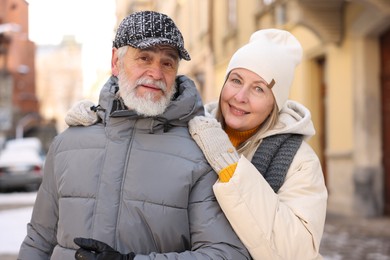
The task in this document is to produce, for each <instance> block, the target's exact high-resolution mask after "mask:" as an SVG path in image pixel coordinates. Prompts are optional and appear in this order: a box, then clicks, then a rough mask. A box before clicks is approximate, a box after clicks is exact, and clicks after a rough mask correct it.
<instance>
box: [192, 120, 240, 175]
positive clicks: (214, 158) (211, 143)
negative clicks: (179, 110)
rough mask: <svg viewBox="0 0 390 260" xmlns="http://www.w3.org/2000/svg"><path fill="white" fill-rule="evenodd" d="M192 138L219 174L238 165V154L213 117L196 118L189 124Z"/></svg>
mask: <svg viewBox="0 0 390 260" xmlns="http://www.w3.org/2000/svg"><path fill="white" fill-rule="evenodd" d="M188 126H189V131H190V134H191V136H192V138H193V139H194V140H195V142H196V143H197V144H198V146H199V147H200V149H202V151H203V154H204V155H205V157H206V159H207V161H208V162H209V164H210V165H211V167H212V168H213V169H214V170H215V171H216V172H217V174H219V173H220V172H221V170H222V169H224V168H226V167H228V166H229V165H232V164H234V163H237V162H238V160H239V156H238V153H237V151H236V149H235V148H234V146H233V145H232V143H231V142H230V140H229V137H228V135H227V134H226V133H225V131H224V130H223V129H222V127H221V124H220V123H219V122H218V121H217V120H216V119H215V118H212V117H205V116H196V117H194V118H193V119H191V120H190V122H189V123H188Z"/></svg>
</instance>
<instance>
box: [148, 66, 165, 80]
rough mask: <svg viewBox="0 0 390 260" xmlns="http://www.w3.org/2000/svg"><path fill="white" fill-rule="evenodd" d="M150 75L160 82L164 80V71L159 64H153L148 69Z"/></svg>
mask: <svg viewBox="0 0 390 260" xmlns="http://www.w3.org/2000/svg"><path fill="white" fill-rule="evenodd" d="M148 75H149V76H151V77H153V79H156V80H160V79H162V78H163V75H164V74H163V69H162V66H161V64H160V63H159V62H153V63H152V64H151V65H150V66H149V68H148Z"/></svg>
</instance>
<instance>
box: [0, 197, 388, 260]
mask: <svg viewBox="0 0 390 260" xmlns="http://www.w3.org/2000/svg"><path fill="white" fill-rule="evenodd" d="M34 200H35V193H19V194H18V193H0V223H3V225H8V224H7V223H4V222H7V221H10V222H11V221H14V220H15V219H19V218H18V217H16V218H15V215H14V217H13V219H12V220H10V219H9V218H8V217H7V214H6V213H7V212H15V211H16V212H18V210H20V211H21V212H22V213H23V214H26V211H24V209H28V210H31V207H32V205H33V203H34ZM27 212H28V213H29V211H27ZM29 214H31V213H29ZM26 217H27V218H28V219H29V216H24V219H26ZM20 219H23V218H20ZM28 219H27V220H26V222H27V221H28ZM17 225H18V227H16V228H15V227H14V228H13V231H12V232H4V231H5V230H2V232H1V233H0V244H1V245H2V246H3V247H1V246H0V259H1V260H16V255H17V250H16V249H15V248H18V247H19V244H20V243H21V242H22V241H20V242H19V243H18V245H12V248H13V249H12V250H7V248H4V245H7V242H8V241H9V240H10V239H12V236H13V235H18V234H17V233H18V232H25V231H24V230H25V228H26V223H20V225H19V224H17ZM11 226H12V225H11ZM3 228H4V227H3ZM11 228H12V227H11ZM18 239H20V235H19V237H18ZM6 251H13V252H6ZM320 252H321V254H322V256H323V258H324V259H325V260H341V259H346V260H390V218H389V217H386V218H385V217H382V218H370V219H361V218H347V217H340V216H334V215H328V216H327V220H326V224H325V232H324V235H323V239H322V242H321V247H320Z"/></svg>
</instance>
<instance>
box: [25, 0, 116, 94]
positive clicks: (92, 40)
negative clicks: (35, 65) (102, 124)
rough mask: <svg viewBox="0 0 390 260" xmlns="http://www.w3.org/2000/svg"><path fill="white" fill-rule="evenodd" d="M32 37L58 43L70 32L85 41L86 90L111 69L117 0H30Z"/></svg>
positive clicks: (43, 41) (78, 39) (77, 38)
mask: <svg viewBox="0 0 390 260" xmlns="http://www.w3.org/2000/svg"><path fill="white" fill-rule="evenodd" d="M27 2H28V3H29V8H28V10H29V38H30V40H31V41H33V42H35V44H36V45H37V46H38V47H39V45H48V44H51V45H56V44H59V43H61V41H62V39H63V37H64V36H66V35H74V36H75V38H76V41H77V42H78V43H80V44H82V62H83V77H84V91H86V92H88V91H89V90H88V88H89V87H90V86H91V85H92V84H93V83H94V81H95V80H96V78H97V77H98V75H97V71H102V70H105V71H109V69H110V60H111V47H112V40H113V37H114V30H115V24H116V17H115V0H103V1H96V0H27Z"/></svg>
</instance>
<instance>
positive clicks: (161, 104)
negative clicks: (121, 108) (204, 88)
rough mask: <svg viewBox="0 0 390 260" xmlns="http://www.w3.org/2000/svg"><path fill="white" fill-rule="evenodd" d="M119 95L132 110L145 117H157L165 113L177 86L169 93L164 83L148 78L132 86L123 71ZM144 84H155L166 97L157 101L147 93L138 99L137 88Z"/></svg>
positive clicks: (120, 73)
mask: <svg viewBox="0 0 390 260" xmlns="http://www.w3.org/2000/svg"><path fill="white" fill-rule="evenodd" d="M118 84H119V93H120V96H121V97H122V99H123V102H124V103H125V105H126V106H127V107H128V108H129V109H130V110H134V111H135V112H137V114H139V115H143V116H157V115H161V114H162V113H164V111H165V109H166V108H167V107H168V105H169V103H170V102H171V99H172V97H173V95H174V94H175V91H176V89H175V86H172V88H170V90H169V91H168V92H167V87H166V85H165V84H164V83H163V82H162V81H155V80H152V79H148V78H145V77H143V78H140V79H138V80H137V81H136V82H135V85H134V86H132V85H131V83H130V82H129V80H128V79H127V76H126V75H125V73H124V71H123V70H121V71H120V72H119V75H118ZM142 84H154V85H157V86H158V87H160V88H161V90H162V91H163V93H164V95H163V96H161V98H160V99H159V100H157V101H154V100H153V96H154V95H153V93H146V94H145V95H144V96H143V97H137V95H136V87H137V86H138V85H142Z"/></svg>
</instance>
